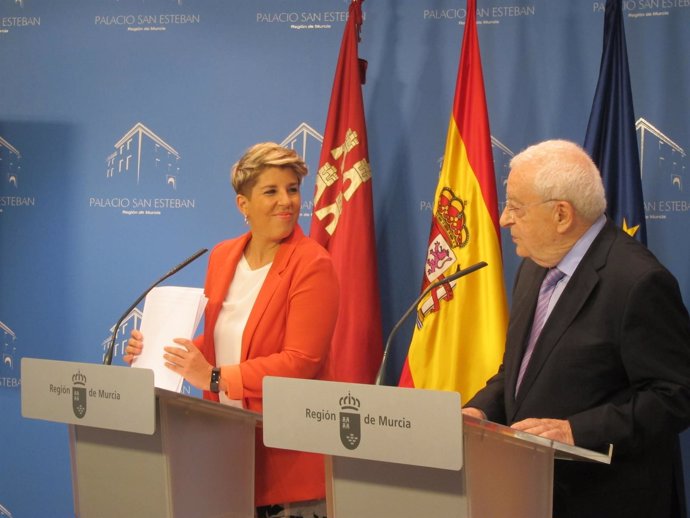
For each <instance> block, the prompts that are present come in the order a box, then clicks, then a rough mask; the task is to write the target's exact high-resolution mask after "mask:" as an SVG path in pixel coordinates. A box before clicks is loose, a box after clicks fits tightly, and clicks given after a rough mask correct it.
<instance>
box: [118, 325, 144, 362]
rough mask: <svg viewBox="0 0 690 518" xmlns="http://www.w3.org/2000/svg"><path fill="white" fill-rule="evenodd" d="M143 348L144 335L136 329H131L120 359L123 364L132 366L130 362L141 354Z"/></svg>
mask: <svg viewBox="0 0 690 518" xmlns="http://www.w3.org/2000/svg"><path fill="white" fill-rule="evenodd" d="M143 347H144V335H142V334H141V332H140V331H139V330H137V329H132V335H131V338H130V339H129V340H128V341H127V347H125V355H124V356H123V357H122V359H123V360H124V362H125V363H128V364H129V365H132V362H133V361H134V360H135V359H136V357H137V356H139V355H140V354H141V349H142V348H143Z"/></svg>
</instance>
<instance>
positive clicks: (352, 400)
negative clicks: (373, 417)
mask: <svg viewBox="0 0 690 518" xmlns="http://www.w3.org/2000/svg"><path fill="white" fill-rule="evenodd" d="M340 408H341V409H343V410H354V411H355V412H359V399H357V398H356V397H353V396H352V394H350V392H348V393H347V396H344V397H341V398H340Z"/></svg>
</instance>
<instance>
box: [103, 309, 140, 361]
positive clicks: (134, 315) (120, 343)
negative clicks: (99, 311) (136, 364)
mask: <svg viewBox="0 0 690 518" xmlns="http://www.w3.org/2000/svg"><path fill="white" fill-rule="evenodd" d="M141 317H142V313H141V310H140V309H139V308H134V309H133V310H132V311H131V312H130V313H129V315H127V318H125V319H124V320H123V321H122V323H121V324H120V327H119V329H118V330H117V335H116V336H115V345H114V347H113V359H115V358H117V357H118V356H122V355H123V354H124V351H125V347H127V341H128V340H129V335H130V333H131V332H132V329H139V328H141ZM114 332H115V325H113V326H112V327H111V328H110V330H109V332H108V337H107V338H106V339H104V340H103V342H102V343H101V346H102V347H103V359H105V353H106V351H107V350H108V347H110V342H111V340H112V338H113V333H114Z"/></svg>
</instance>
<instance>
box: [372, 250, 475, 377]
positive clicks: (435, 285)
mask: <svg viewBox="0 0 690 518" xmlns="http://www.w3.org/2000/svg"><path fill="white" fill-rule="evenodd" d="M485 266H487V263H485V262H484V261H481V262H479V263H476V264H473V265H472V266H468V267H467V268H465V269H464V270H458V271H457V272H455V273H454V274H452V275H449V276H448V277H444V278H443V279H441V280H440V281H436V282H434V283H431V284H429V286H427V288H426V289H425V290H424V291H423V292H422V293H421V295H419V297H417V298H416V299H415V301H414V302H413V303H412V305H411V306H410V307H409V308H407V311H405V314H404V315H403V316H402V317H401V318H400V320H398V322H397V323H396V324H395V325H394V326H393V329H392V330H391V332H390V334H389V335H388V340H386V346H385V347H384V348H383V358H382V359H381V366H380V367H379V373H378V374H377V375H376V382H375V383H376V385H383V374H384V372H385V370H386V363H387V360H388V351H389V350H390V346H391V342H392V341H393V336H394V335H395V333H396V332H397V331H398V329H399V328H400V326H401V325H402V324H403V322H404V321H405V319H406V318H407V317H408V316H409V315H410V313H412V311H413V310H414V309H416V308H417V304H419V301H421V300H422V299H423V298H424V297H425V296H426V294H427V293H429V292H430V291H431V290H433V289H436V288H438V287H439V286H442V285H443V284H448V283H449V282H451V281H454V280H455V279H459V278H460V277H464V276H465V275H469V274H470V273H472V272H475V271H477V270H479V269H480V268H484V267H485Z"/></svg>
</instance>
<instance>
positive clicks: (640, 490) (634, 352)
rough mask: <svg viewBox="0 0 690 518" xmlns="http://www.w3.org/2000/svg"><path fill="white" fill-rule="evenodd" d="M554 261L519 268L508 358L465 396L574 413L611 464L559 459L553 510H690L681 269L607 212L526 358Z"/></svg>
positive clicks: (581, 439) (581, 441) (585, 438)
mask: <svg viewBox="0 0 690 518" xmlns="http://www.w3.org/2000/svg"><path fill="white" fill-rule="evenodd" d="M545 274H546V270H545V269H544V268H541V267H539V266H538V265H536V264H535V263H534V262H532V261H531V260H525V261H523V263H522V264H521V266H520V269H519V271H518V273H517V276H516V280H515V286H514V290H513V301H512V305H511V313H510V321H509V325H508V333H507V338H506V350H505V354H504V358H503V365H502V366H501V368H500V369H499V372H498V374H496V375H495V376H494V377H493V378H491V379H490V380H489V381H488V383H487V386H486V387H485V388H484V389H482V390H481V391H480V392H479V393H478V394H477V395H476V396H475V397H474V398H473V399H472V400H470V401H469V402H468V403H467V406H471V407H476V408H480V409H481V410H483V411H484V412H485V413H486V414H487V417H488V418H489V420H491V421H495V422H498V423H502V424H508V425H510V424H512V423H514V422H517V421H520V420H522V419H525V418H528V417H547V418H556V419H568V420H569V422H570V425H571V427H572V431H573V436H574V439H575V444H576V445H578V446H582V447H584V448H590V449H598V450H602V449H604V448H605V447H606V445H607V444H609V443H611V444H613V445H614V454H613V461H612V464H611V466H603V465H595V464H585V463H572V462H560V461H559V462H557V463H556V467H555V479H554V518H564V517H570V516H572V517H577V518H584V517H587V518H596V517H602V518H608V517H617V516H625V517H626V518H628V517H631V518H638V517H639V518H647V517H649V518H652V517H653V518H661V517H664V518H665V517H678V516H685V509H684V508H685V503H684V495H683V478H682V463H681V458H680V450H679V441H678V433H679V432H681V431H682V430H684V429H685V428H686V427H688V425H690V319H689V318H688V312H687V310H686V308H685V306H684V305H683V301H682V298H681V295H680V290H679V288H678V283H677V282H676V280H675V278H674V277H673V276H672V275H671V274H670V273H669V272H668V271H667V270H666V269H665V268H664V267H663V266H662V265H661V264H660V263H659V262H658V261H657V260H656V258H655V257H654V256H653V255H652V254H651V252H649V251H648V250H647V249H646V248H645V247H644V246H642V245H640V244H639V243H638V242H637V241H635V240H633V239H632V238H630V237H629V236H628V235H627V234H625V233H623V232H622V231H621V230H619V229H617V228H616V227H615V226H614V225H613V223H611V222H610V221H608V222H607V223H606V225H605V226H604V228H603V229H602V231H601V233H600V234H599V235H598V236H597V237H596V239H595V240H594V242H593V243H592V245H591V247H590V249H589V250H588V251H587V253H586V255H585V257H584V258H583V260H582V261H581V263H580V264H579V266H578V268H577V270H576V271H575V273H574V274H573V276H572V278H571V279H570V281H569V283H568V285H567V286H566V288H565V290H564V292H563V294H562V295H561V297H560V299H559V300H558V303H557V304H556V306H555V307H554V309H553V312H552V313H551V315H550V317H549V319H548V321H547V322H546V324H545V325H544V328H543V330H542V333H541V335H540V337H539V340H538V341H537V344H536V346H535V351H534V354H533V356H532V359H531V361H530V363H529V366H528V368H527V371H526V373H525V376H524V379H523V382H522V385H521V387H520V391H519V393H518V394H517V396H516V397H515V396H514V391H515V383H516V380H517V374H518V369H519V366H520V362H521V359H522V354H523V352H524V348H525V344H526V342H527V338H528V335H529V331H530V327H531V323H532V317H533V314H534V310H535V306H536V300H537V295H538V292H539V286H540V284H541V281H542V279H543V278H544V275H545Z"/></svg>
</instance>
